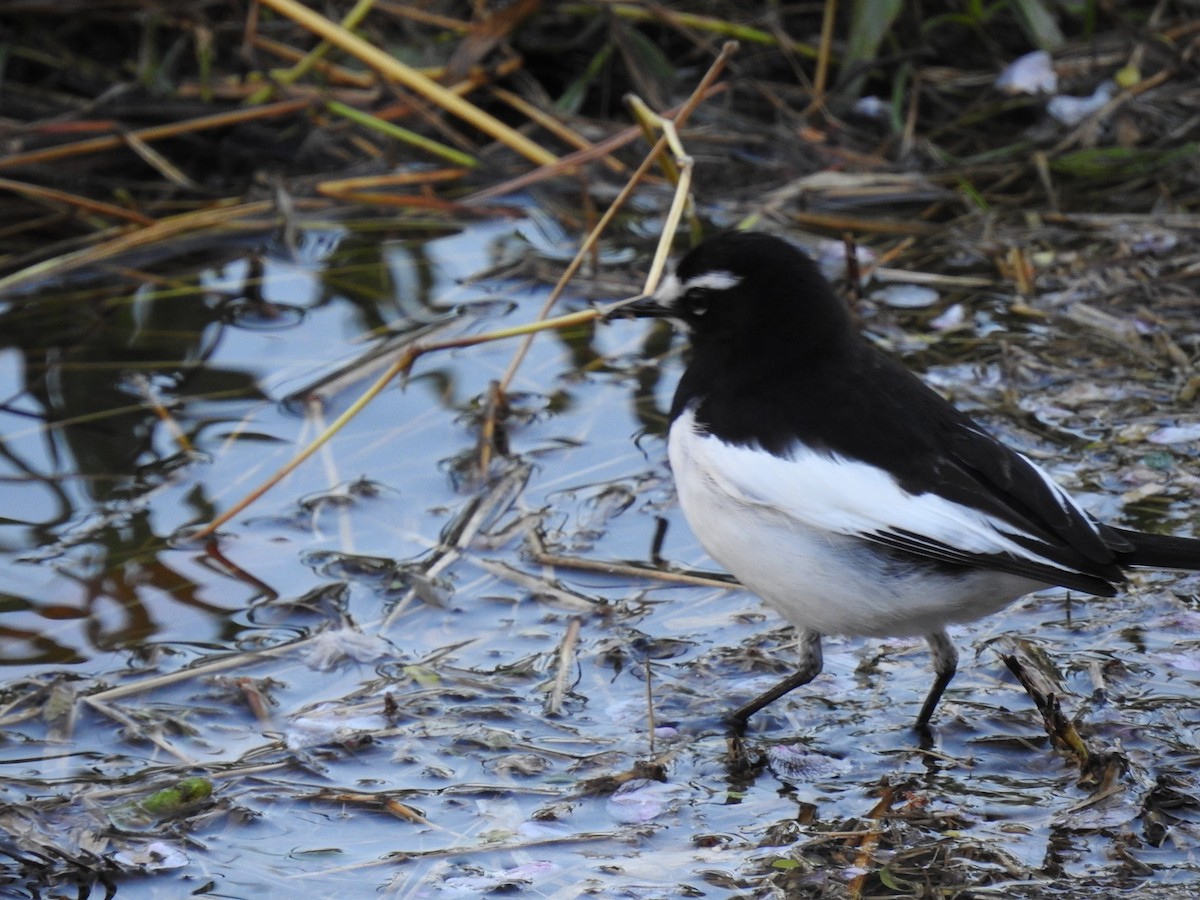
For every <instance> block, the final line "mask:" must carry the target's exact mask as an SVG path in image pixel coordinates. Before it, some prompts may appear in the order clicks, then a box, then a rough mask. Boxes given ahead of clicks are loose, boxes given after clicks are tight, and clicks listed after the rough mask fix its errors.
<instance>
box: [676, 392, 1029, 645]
mask: <svg viewBox="0 0 1200 900" xmlns="http://www.w3.org/2000/svg"><path fill="white" fill-rule="evenodd" d="M668 454H669V457H670V460H671V468H672V469H673V471H674V475H675V483H676V486H677V488H678V491H679V502H680V506H681V507H682V508H683V512H684V515H685V516H686V517H687V520H688V524H689V525H691V527H692V530H693V531H694V532H695V534H696V537H697V538H699V540H700V543H701V544H702V545H703V547H704V549H705V550H706V551H708V553H709V555H710V556H712V557H713V559H715V560H716V561H717V562H719V563H720V564H721V565H723V566H724V567H725V568H727V569H728V570H729V571H730V572H731V573H733V575H735V576H736V577H737V578H738V580H739V581H741V582H742V583H743V584H744V585H745V586H746V587H747V588H749V589H750V590H752V591H753V592H754V593H756V594H758V595H759V596H760V597H761V598H762V599H763V600H765V601H766V602H767V603H768V604H770V605H771V606H773V607H774V608H775V609H776V610H778V611H779V612H780V614H782V615H783V616H784V618H786V619H787V620H788V621H789V622H791V623H792V624H793V625H796V626H797V627H800V628H806V629H810V630H813V631H818V632H821V633H823V634H864V635H881V636H882V635H904V634H928V633H931V632H934V631H937V630H939V629H941V628H943V627H944V626H945V625H946V624H947V623H952V622H963V621H970V620H972V619H976V618H979V617H980V616H984V615H987V614H988V613H991V612H994V611H996V610H997V609H1000V608H1002V607H1003V606H1005V605H1007V604H1008V603H1009V602H1011V601H1012V600H1014V599H1016V598H1017V597H1020V596H1022V595H1023V594H1027V593H1029V592H1030V591H1033V590H1037V589H1039V588H1041V587H1044V586H1045V585H1044V584H1041V583H1039V582H1036V581H1032V580H1030V579H1027V578H1021V577H1019V576H1015V575H1008V574H1005V573H1000V572H989V571H980V570H971V569H963V570H952V569H949V568H943V569H939V570H933V569H931V568H930V567H928V566H925V565H922V564H920V563H918V562H914V561H912V560H911V559H909V558H906V557H904V556H902V555H899V554H897V553H895V552H892V551H889V550H886V549H884V548H882V547H880V546H879V545H877V544H874V543H872V542H870V541H867V540H864V539H863V538H862V537H859V535H863V534H870V533H872V532H875V531H878V530H881V529H893V528H905V529H907V530H909V531H910V532H913V533H916V534H925V535H929V536H930V537H932V538H934V539H936V540H939V541H942V542H943V543H948V544H949V545H950V546H954V547H959V548H962V549H965V550H968V551H970V552H973V553H994V552H1005V551H1008V550H1010V548H1013V547H1016V546H1017V545H1016V544H1015V543H1014V542H1012V541H1011V540H1010V539H1009V538H1008V537H1007V536H1006V535H1004V534H1002V533H1000V532H998V531H997V530H996V529H995V528H994V527H993V523H991V522H990V521H989V520H987V519H986V517H985V516H983V515H982V514H980V513H977V512H976V511H974V510H967V509H965V508H963V507H961V506H959V505H957V504H954V503H951V502H949V501H946V500H944V499H943V498H940V497H937V496H935V495H931V494H925V495H920V496H914V495H912V494H908V493H907V492H905V491H904V490H903V489H902V488H900V486H899V485H898V484H897V483H896V481H895V479H893V478H891V477H890V476H889V475H887V474H886V473H885V472H882V471H880V470H878V469H876V468H874V467H872V466H868V465H866V464H864V463H858V462H853V461H849V460H845V459H842V458H839V457H837V456H834V455H827V454H817V453H812V452H802V453H797V454H794V455H793V456H792V457H791V458H788V459H783V458H779V457H774V456H770V455H769V454H766V453H764V452H763V451H761V450H756V449H750V448H746V447H738V446H733V445H730V444H726V443H724V442H723V441H720V440H719V439H717V438H715V437H713V436H711V435H708V434H705V433H703V432H698V431H697V430H696V426H695V417H694V415H693V414H692V412H691V411H690V410H688V411H685V412H684V413H683V414H682V415H680V416H679V417H678V418H677V419H676V420H675V422H674V423H673V424H672V426H671V433H670V436H669V440H668ZM1024 552H1026V553H1028V551H1024Z"/></svg>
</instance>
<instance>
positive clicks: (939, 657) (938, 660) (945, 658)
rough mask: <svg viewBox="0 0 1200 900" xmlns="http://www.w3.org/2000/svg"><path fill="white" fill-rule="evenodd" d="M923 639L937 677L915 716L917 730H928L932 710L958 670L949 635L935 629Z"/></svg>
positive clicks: (956, 652)
mask: <svg viewBox="0 0 1200 900" xmlns="http://www.w3.org/2000/svg"><path fill="white" fill-rule="evenodd" d="M925 640H926V641H927V642H928V643H929V651H930V653H932V654H933V671H934V672H936V673H937V678H935V679H934V682H933V687H931V688H930V689H929V693H928V694H927V695H926V696H925V703H924V704H923V705H922V706H921V714H920V715H919V716H917V730H918V731H928V730H929V720H930V719H932V718H933V711H934V709H935V708H936V707H937V705H938V701H939V700H941V699H942V693H943V692H944V691H945V690H946V685H948V684H949V683H950V680H951V679H952V678H953V677H954V673H955V672H957V671H958V651H957V650H955V649H954V644H952V643H950V636H949V635H948V634H946V632H944V631H935V632H933V633H931V634H927V635H925Z"/></svg>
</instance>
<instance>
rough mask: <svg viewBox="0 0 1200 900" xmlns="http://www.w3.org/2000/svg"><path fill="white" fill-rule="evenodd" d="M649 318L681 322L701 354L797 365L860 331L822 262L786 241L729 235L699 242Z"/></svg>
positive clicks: (658, 296) (662, 291)
mask: <svg viewBox="0 0 1200 900" xmlns="http://www.w3.org/2000/svg"><path fill="white" fill-rule="evenodd" d="M653 300H654V304H653V305H651V306H645V307H643V308H642V310H641V314H643V315H659V316H666V317H669V318H672V319H676V320H678V321H680V322H682V323H683V324H684V326H685V327H686V328H687V330H688V332H689V334H690V336H691V340H692V345H693V346H694V347H695V348H696V350H697V352H701V353H703V352H716V353H720V354H725V353H728V354H732V355H737V356H741V357H742V358H744V359H751V358H755V357H756V356H757V357H761V356H763V355H766V356H777V355H780V354H782V355H785V356H787V357H790V358H792V359H795V358H796V357H797V356H802V355H807V354H810V353H821V352H824V351H827V350H833V349H834V348H835V347H837V346H840V345H841V344H842V342H843V341H844V340H845V339H846V338H847V336H850V335H852V334H853V333H854V331H853V327H852V325H851V320H850V315H849V311H848V310H847V309H846V306H845V304H844V303H842V301H841V300H840V299H839V298H838V297H837V296H836V295H835V294H834V293H833V290H832V289H831V288H830V286H829V283H828V282H826V280H825V278H824V277H823V276H822V275H821V272H820V270H819V269H818V268H817V266H816V264H815V263H814V262H813V261H812V260H811V259H809V258H808V256H807V255H805V254H804V253H803V252H802V251H800V250H798V249H797V248H796V247H794V246H792V245H791V244H790V243H788V242H787V241H785V240H783V239H782V238H777V237H774V236H772V235H769V234H759V233H754V232H729V233H725V234H719V235H716V236H715V237H711V238H709V239H708V240H706V241H703V242H702V243H700V244H698V245H697V246H696V247H695V248H694V249H693V250H692V251H691V252H690V253H688V254H687V256H685V257H684V258H683V259H682V260H681V261H680V263H679V265H678V266H676V268H675V272H674V274H672V275H669V276H667V277H666V278H665V279H664V280H663V282H662V284H661V285H660V286H659V288H658V290H657V291H656V292H655V293H654V297H653Z"/></svg>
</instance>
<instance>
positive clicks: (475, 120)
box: [260, 0, 558, 166]
mask: <svg viewBox="0 0 1200 900" xmlns="http://www.w3.org/2000/svg"><path fill="white" fill-rule="evenodd" d="M260 2H261V3H262V4H263V5H264V6H269V7H271V9H273V10H275V11H276V12H277V13H279V14H280V15H284V16H287V17H288V18H289V19H291V20H293V21H294V22H297V23H298V24H300V25H302V26H303V27H304V28H307V29H308V30H309V31H311V32H312V33H313V34H316V35H318V36H319V37H321V38H322V39H323V40H326V41H328V42H329V43H331V44H333V45H334V46H336V47H339V48H340V49H342V50H344V51H346V52H347V53H349V54H351V55H352V56H355V57H357V58H358V59H360V60H362V61H363V62H364V63H366V64H367V65H368V66H370V67H371V68H372V69H375V70H376V71H377V72H379V73H380V74H381V75H383V76H384V77H385V78H390V79H392V80H393V81H397V82H399V83H400V84H402V85H404V86H405V87H406V88H408V89H409V90H412V91H415V92H416V93H418V94H420V95H422V96H423V97H425V98H427V99H428V100H430V101H431V102H433V103H435V104H436V105H437V106H440V107H441V108H442V109H444V110H446V111H447V112H449V113H451V114H452V115H455V116H457V117H458V118H460V119H462V120H463V121H465V122H468V123H470V124H471V125H473V126H474V127H476V128H478V129H479V130H480V131H482V132H484V133H485V134H488V135H491V136H492V137H493V138H495V139H496V140H497V141H499V142H500V143H502V144H504V145H505V146H507V147H509V148H510V149H512V150H514V151H515V152H517V153H519V154H521V155H522V156H524V157H525V158H526V159H528V160H530V161H531V162H534V163H536V164H537V165H539V166H545V165H549V164H551V163H553V162H555V161H557V159H558V157H556V156H555V155H554V154H553V153H551V152H550V151H549V150H546V149H545V148H544V147H541V146H539V145H538V144H536V143H534V142H533V141H531V140H530V139H529V138H527V137H525V135H523V134H521V133H520V132H518V131H515V130H513V129H512V128H510V127H509V126H507V125H505V124H504V123H503V122H501V121H500V120H499V119H497V118H495V117H494V116H492V115H490V114H488V113H486V112H484V111H483V110H482V109H480V108H479V107H477V106H475V105H474V104H472V103H468V102H467V101H466V100H464V99H463V98H462V97H459V96H458V95H457V94H455V93H453V92H452V91H449V90H447V89H446V88H444V87H442V86H441V85H440V84H438V83H437V82H436V81H434V80H433V79H431V78H428V77H426V76H425V75H422V74H421V73H420V72H418V71H417V70H416V69H414V68H412V67H411V66H406V65H405V64H404V63H402V62H400V61H399V60H398V59H394V58H393V57H391V56H388V55H387V54H386V53H384V52H383V51H382V50H380V49H379V48H378V47H374V46H372V45H371V44H369V43H367V42H366V41H364V40H363V39H362V38H360V37H359V36H358V35H356V34H353V33H351V32H349V31H347V30H346V29H344V28H341V27H339V26H338V25H337V24H336V23H334V22H331V21H330V20H329V19H327V18H325V17H324V16H322V15H320V14H318V13H315V12H313V11H312V10H311V9H309V8H308V7H307V6H304V5H303V4H300V3H297V2H296V0H260Z"/></svg>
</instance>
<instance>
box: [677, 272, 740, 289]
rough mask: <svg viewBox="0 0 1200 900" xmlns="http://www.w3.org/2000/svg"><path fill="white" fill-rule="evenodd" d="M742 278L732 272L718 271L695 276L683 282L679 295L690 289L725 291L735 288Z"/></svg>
mask: <svg viewBox="0 0 1200 900" xmlns="http://www.w3.org/2000/svg"><path fill="white" fill-rule="evenodd" d="M741 280H742V276H740V275H734V274H733V273H732V272H725V271H718V272H705V273H704V274H703V275H697V276H696V277H695V278H689V279H688V280H687V281H686V282H684V285H683V290H682V292H681V293H685V294H686V293H687V292H688V291H690V290H691V289H692V288H706V289H708V290H712V291H727V290H729V289H730V288H731V287H737V285H738V284H740V283H741Z"/></svg>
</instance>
